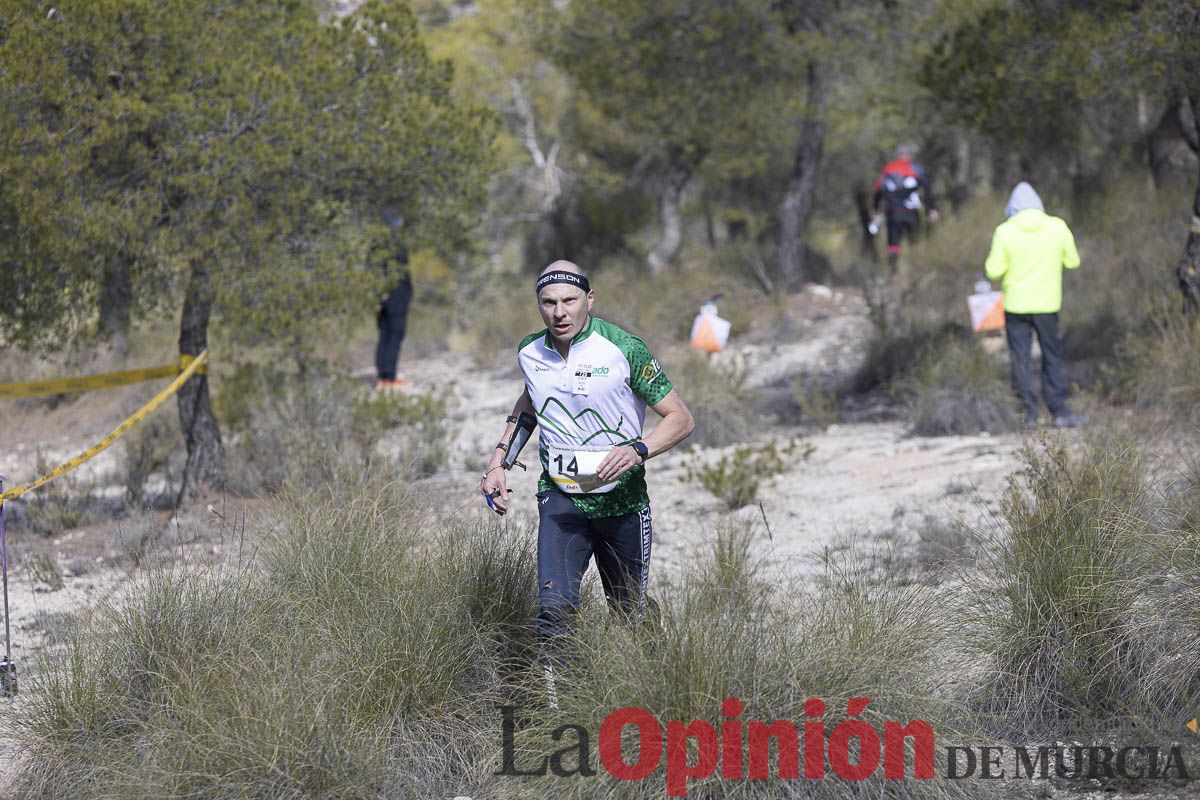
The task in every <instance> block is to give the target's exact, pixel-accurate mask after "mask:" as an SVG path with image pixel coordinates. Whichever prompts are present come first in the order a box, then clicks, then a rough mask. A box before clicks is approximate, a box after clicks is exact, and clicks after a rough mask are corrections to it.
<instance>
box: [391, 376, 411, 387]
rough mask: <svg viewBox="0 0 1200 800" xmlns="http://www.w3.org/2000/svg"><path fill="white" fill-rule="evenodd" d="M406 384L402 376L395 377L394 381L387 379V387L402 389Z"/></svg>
mask: <svg viewBox="0 0 1200 800" xmlns="http://www.w3.org/2000/svg"><path fill="white" fill-rule="evenodd" d="M407 385H408V381H406V380H404V378H396V380H394V381H388V388H389V389H402V388H404V387H405V386H407Z"/></svg>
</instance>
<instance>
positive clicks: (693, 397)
mask: <svg viewBox="0 0 1200 800" xmlns="http://www.w3.org/2000/svg"><path fill="white" fill-rule="evenodd" d="M669 374H670V377H671V381H672V383H674V384H675V386H676V388H677V389H678V390H679V394H680V396H681V397H684V398H686V399H687V404H688V409H689V410H690V411H691V412H692V417H693V418H694V419H695V421H696V428H695V430H694V431H692V435H691V436H690V437H689V438H688V442H689V443H691V444H694V445H698V446H700V447H723V446H726V445H730V444H737V443H738V442H744V441H746V440H747V439H749V438H751V436H753V434H754V433H755V431H756V429H757V425H758V417H757V414H756V412H755V410H754V396H755V392H754V390H753V389H751V388H750V387H749V386H747V385H746V381H747V379H748V378H749V373H748V371H747V370H746V367H745V365H744V364H738V363H728V364H725V363H721V362H716V361H713V360H712V359H711V358H709V357H707V356H704V355H701V354H700V353H697V352H695V351H693V352H690V353H688V355H687V356H686V357H685V358H683V359H682V361H680V363H679V365H678V367H677V368H676V369H675V371H674V372H673V373H669Z"/></svg>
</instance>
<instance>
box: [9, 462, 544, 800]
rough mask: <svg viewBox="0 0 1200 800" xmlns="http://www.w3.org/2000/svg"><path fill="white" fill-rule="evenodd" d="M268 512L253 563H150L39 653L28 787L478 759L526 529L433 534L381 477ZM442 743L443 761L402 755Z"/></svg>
mask: <svg viewBox="0 0 1200 800" xmlns="http://www.w3.org/2000/svg"><path fill="white" fill-rule="evenodd" d="M340 489H342V490H348V489H349V487H348V486H342V487H340ZM284 508H285V509H288V510H285V511H284V518H283V520H282V522H281V523H280V524H279V527H278V530H277V532H276V533H275V534H273V535H272V536H271V537H269V539H268V541H267V542H266V543H265V544H264V549H263V552H262V553H261V556H260V558H259V559H257V560H256V561H255V562H253V563H249V562H247V563H244V564H227V565H225V566H224V567H221V568H217V569H214V570H204V569H186V568H177V569H171V568H162V569H157V570H151V571H150V572H149V573H148V574H147V575H146V577H145V578H144V579H143V580H142V581H141V582H140V584H139V585H138V586H137V587H136V588H135V589H133V590H131V591H130V592H129V593H128V594H127V596H126V598H125V599H124V600H123V601H122V602H120V603H119V604H116V605H114V606H113V607H111V608H109V609H107V610H106V611H104V612H102V613H101V614H100V615H99V616H98V618H97V619H96V620H95V622H94V624H92V625H88V626H86V627H81V629H80V630H79V631H78V632H77V634H76V635H75V636H73V637H72V638H71V639H70V640H69V641H68V643H67V645H66V652H65V654H64V655H63V656H61V657H56V658H54V659H53V660H50V661H48V662H47V663H46V664H45V665H44V666H43V667H42V669H41V670H40V671H39V672H40V674H41V676H42V677H41V679H40V685H39V686H38V687H36V693H35V694H33V695H32V696H33V697H35V698H37V699H36V701H35V702H34V703H33V704H32V705H31V707H30V709H29V713H28V715H27V717H26V718H25V719H24V720H23V721H22V725H23V735H24V736H25V737H26V741H27V743H28V744H29V748H30V749H29V753H30V764H31V765H35V766H32V767H31V768H30V769H29V770H28V771H27V772H26V773H25V774H24V777H23V790H24V791H25V793H26V795H27V796H30V797H47V798H49V797H66V796H72V797H180V796H204V797H285V796H289V797H290V796H307V797H316V796H319V797H339V798H341V797H347V798H350V797H353V798H358V797H380V796H383V792H384V790H385V788H386V787H389V786H402V787H404V788H403V791H400V790H397V791H396V792H395V793H392V794H388V795H387V796H395V797H405V796H412V797H420V796H429V794H430V793H435V794H436V793H438V792H443V793H444V788H445V787H446V786H448V785H451V784H453V785H458V784H459V783H467V784H470V783H471V782H473V781H474V780H476V779H479V778H480V775H482V774H483V773H484V772H486V765H487V764H489V763H490V762H491V758H490V753H491V747H492V745H493V740H492V739H491V737H490V736H489V737H488V738H487V740H486V741H483V740H482V731H486V730H487V727H488V726H489V725H490V721H491V717H492V705H493V703H494V702H495V701H497V700H498V699H499V697H498V695H497V691H498V687H500V686H502V685H503V684H504V682H505V681H504V677H503V676H504V674H505V671H506V670H510V669H512V668H513V667H512V665H513V664H514V663H516V660H517V659H519V657H520V656H521V653H522V649H523V648H525V647H526V646H527V645H528V640H529V631H528V621H529V620H531V619H532V616H533V609H532V605H531V604H532V601H533V595H532V592H533V587H534V582H535V576H534V573H533V570H532V555H531V553H530V552H529V539H528V537H527V536H516V535H513V534H510V535H508V536H502V535H501V534H500V533H499V532H498V531H497V530H495V529H482V528H478V527H470V526H465V525H464V526H454V525H446V526H439V527H436V528H434V529H433V530H430V529H429V526H426V525H425V524H423V521H424V520H427V519H429V516H427V514H423V513H422V509H421V508H420V507H419V506H418V504H417V503H416V501H414V500H413V498H411V497H408V496H406V494H405V492H404V491H403V490H402V489H401V488H399V487H395V486H379V485H374V486H370V487H367V488H362V487H360V488H359V489H358V490H357V491H354V490H349V491H332V490H331V491H330V492H329V495H328V496H326V497H312V496H308V497H295V498H288V499H286V500H285V502H284ZM502 643H503V644H502ZM397 730H406V731H408V732H409V733H410V736H409V737H408V738H406V739H405V743H406V745H407V746H408V748H407V749H405V748H400V749H396V748H394V747H392V746H391V744H390V743H391V742H392V741H393V737H394V736H395V735H396V731H397ZM451 732H453V733H454V735H453V736H452V737H451V736H449V734H450V733H451ZM447 740H449V741H453V742H454V746H453V747H448V746H442V747H439V750H440V752H441V756H442V766H443V768H444V769H445V771H444V772H442V771H437V770H431V769H430V768H429V766H428V765H426V764H425V762H424V761H423V760H420V759H419V758H418V756H419V754H420V753H422V752H425V751H426V750H427V749H428V747H429V746H430V744H431V743H433V742H443V741H447ZM455 748H457V750H456V749H455ZM406 754H407V756H408V757H410V758H413V759H417V760H413V761H405V760H403V758H404V756H405V755H406ZM399 775H403V776H404V779H403V780H398V776H399ZM449 794H450V795H452V794H453V792H452V791H451V792H449Z"/></svg>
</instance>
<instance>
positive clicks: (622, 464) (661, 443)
mask: <svg viewBox="0 0 1200 800" xmlns="http://www.w3.org/2000/svg"><path fill="white" fill-rule="evenodd" d="M650 409H651V410H652V411H653V412H654V413H655V414H658V415H659V416H660V417H662V420H661V421H660V422H659V423H658V426H657V427H655V429H654V432H653V433H651V434H650V435H649V436H647V437H646V438H644V439H642V442H643V443H645V445H646V450H647V452H648V453H649V454H648V455H647V456H646V460H649V459H651V458H654V456H656V455H658V454H659V453H665V452H666V451H668V450H670V449H671V448H672V447H674V446H675V445H677V444H679V443H680V442H682V441H683V440H684V439H686V438H687V437H688V436H689V435H691V432H692V431H693V430H695V428H696V421H695V420H694V419H693V418H692V412H691V411H689V410H688V407H687V405H686V404H685V403H684V402H683V399H682V398H681V397H680V396H679V392H677V391H675V390H674V389H672V390H671V391H669V392H667V395H666V397H664V398H663V399H662V400H659V401H658V402H657V403H655V404H654V405H652V406H650ZM643 463H645V462H644V461H643V460H642V457H641V456H639V455H638V454H637V451H636V450H634V449H633V446H632V445H622V446H621V447H614V448H613V449H612V450H609V451H608V455H607V456H605V457H604V460H603V461H602V462H600V466H599V467H598V468H597V469H596V477H597V478H599V479H600V480H602V481H604V482H606V483H607V482H608V481H615V480H616V479H617V478H619V477H621V475H623V474H624V473H626V472H628V471H629V470H631V469H633V468H634V467H636V466H638V465H639V464H643Z"/></svg>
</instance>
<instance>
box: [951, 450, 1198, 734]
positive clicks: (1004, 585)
mask: <svg viewBox="0 0 1200 800" xmlns="http://www.w3.org/2000/svg"><path fill="white" fill-rule="evenodd" d="M1025 460H1026V472H1025V474H1024V476H1023V477H1022V478H1021V479H1014V480H1013V481H1012V483H1011V485H1010V487H1009V489H1008V492H1007V494H1006V496H1005V498H1004V502H1003V511H1002V514H1003V520H1004V522H1005V523H1006V524H1005V526H1004V527H1005V529H1006V533H1007V540H1006V541H1004V540H1002V541H999V542H994V543H992V544H993V547H991V548H989V549H988V550H987V551H986V552H987V555H986V556H985V557H984V558H983V560H982V564H981V567H982V569H981V575H980V580H979V581H978V582H977V584H976V589H977V592H976V597H975V602H974V603H973V604H972V605H971V607H973V608H976V609H978V612H979V614H978V616H977V618H976V619H975V620H974V623H975V626H976V627H974V628H973V630H974V631H975V634H974V635H972V636H971V637H970V639H971V641H972V646H973V647H975V648H977V649H978V651H979V652H980V653H982V654H985V655H986V656H987V658H988V659H990V663H991V667H990V668H989V678H988V679H987V680H985V681H984V682H982V683H981V687H982V688H981V697H982V698H983V699H982V707H983V708H984V709H985V710H986V711H987V713H988V716H989V718H990V719H991V720H992V722H994V723H995V724H996V725H998V726H999V727H1000V728H1001V729H1002V730H1006V731H1007V732H1010V733H1012V732H1027V731H1038V732H1043V731H1056V732H1060V733H1061V732H1064V731H1069V730H1072V729H1074V728H1078V727H1083V728H1088V727H1091V728H1094V729H1098V730H1103V729H1105V728H1107V727H1111V726H1116V725H1119V723H1120V722H1121V721H1122V720H1123V719H1124V718H1127V717H1133V718H1139V719H1155V718H1157V719H1159V720H1161V719H1163V717H1164V716H1169V715H1170V714H1171V711H1172V709H1171V708H1170V707H1168V706H1163V705H1161V704H1160V703H1157V702H1154V703H1148V702H1146V699H1147V698H1148V697H1149V696H1152V695H1155V694H1159V695H1161V694H1162V693H1161V688H1162V687H1155V686H1154V685H1153V684H1154V681H1153V679H1152V676H1153V675H1154V674H1155V673H1156V672H1160V671H1161V667H1162V666H1163V659H1168V660H1170V659H1173V658H1174V655H1173V654H1177V653H1179V652H1180V651H1179V650H1178V645H1177V644H1174V645H1171V646H1169V647H1168V648H1167V649H1166V650H1163V649H1161V648H1160V647H1157V646H1156V645H1155V644H1154V641H1155V639H1156V638H1158V634H1156V633H1155V629H1156V628H1157V629H1160V630H1161V629H1162V628H1163V626H1164V625H1168V624H1169V623H1168V621H1167V619H1166V618H1165V617H1163V616H1162V610H1163V608H1162V605H1161V603H1162V602H1163V601H1164V600H1166V599H1167V598H1168V596H1169V592H1168V593H1164V591H1163V589H1164V586H1163V577H1164V575H1163V572H1162V567H1163V562H1162V561H1161V556H1162V554H1163V553H1164V549H1163V548H1164V547H1165V546H1167V544H1168V542H1169V540H1170V538H1171V537H1170V523H1171V520H1170V518H1164V517H1163V516H1162V515H1161V514H1160V513H1159V510H1160V509H1161V508H1162V507H1163V506H1162V502H1161V497H1160V496H1159V495H1158V494H1157V491H1156V488H1155V485H1154V483H1153V482H1152V481H1151V479H1150V476H1149V472H1148V469H1147V466H1146V463H1145V461H1144V459H1143V458H1142V457H1141V456H1140V455H1139V454H1138V453H1137V452H1136V451H1135V450H1134V449H1133V448H1131V447H1130V446H1129V444H1128V442H1122V441H1120V440H1110V441H1098V442H1093V443H1092V444H1091V445H1090V446H1089V447H1088V448H1087V449H1086V450H1085V451H1084V452H1082V453H1071V452H1069V451H1068V450H1067V449H1066V447H1065V446H1064V445H1063V444H1062V443H1060V442H1050V441H1044V442H1041V443H1040V444H1038V445H1036V446H1034V445H1031V446H1030V447H1029V449H1027V450H1026V452H1025ZM1168 602H1169V601H1168ZM1164 678H1165V675H1160V679H1164ZM1168 694H1175V699H1176V700H1179V699H1181V698H1180V697H1179V696H1178V694H1177V693H1174V692H1168ZM1160 699H1161V696H1160ZM1192 700H1193V702H1194V700H1195V698H1194V697H1193V698H1192Z"/></svg>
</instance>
